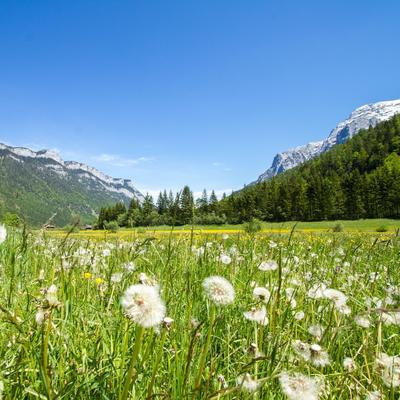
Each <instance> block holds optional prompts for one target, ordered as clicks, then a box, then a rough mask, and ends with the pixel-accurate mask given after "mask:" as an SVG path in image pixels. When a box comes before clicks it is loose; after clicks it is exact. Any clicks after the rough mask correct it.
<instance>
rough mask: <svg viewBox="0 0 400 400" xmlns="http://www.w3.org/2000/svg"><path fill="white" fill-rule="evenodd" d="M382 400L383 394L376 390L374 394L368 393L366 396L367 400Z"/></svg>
mask: <svg viewBox="0 0 400 400" xmlns="http://www.w3.org/2000/svg"><path fill="white" fill-rule="evenodd" d="M381 399H382V393H381V392H379V391H377V390H375V391H374V392H368V393H367V395H366V396H365V400H381Z"/></svg>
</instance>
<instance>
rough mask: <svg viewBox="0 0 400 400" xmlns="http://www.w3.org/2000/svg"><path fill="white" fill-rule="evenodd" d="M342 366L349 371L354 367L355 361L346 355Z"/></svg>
mask: <svg viewBox="0 0 400 400" xmlns="http://www.w3.org/2000/svg"><path fill="white" fill-rule="evenodd" d="M343 368H344V369H345V370H347V371H349V372H352V371H354V370H355V369H356V363H355V361H354V360H353V359H352V358H351V357H346V358H345V359H344V360H343Z"/></svg>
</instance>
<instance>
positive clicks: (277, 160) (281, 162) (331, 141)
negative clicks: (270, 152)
mask: <svg viewBox="0 0 400 400" xmlns="http://www.w3.org/2000/svg"><path fill="white" fill-rule="evenodd" d="M399 113H400V99H399V100H390V101H381V102H378V103H372V104H367V105H364V106H362V107H359V108H357V109H356V110H354V111H353V112H352V113H351V114H350V116H349V117H348V118H347V119H346V120H344V121H342V122H340V123H339V124H338V125H337V126H336V127H335V128H334V129H333V130H332V131H331V132H330V134H329V136H328V137H327V138H326V139H325V140H322V141H318V142H312V143H308V144H306V145H304V146H299V147H295V148H294V149H290V150H287V151H284V152H282V153H278V154H277V155H276V156H275V157H274V160H273V162H272V165H271V167H270V168H268V169H267V170H266V171H265V172H263V173H262V174H261V175H260V176H259V178H258V179H257V181H256V182H255V183H259V182H263V181H265V180H267V179H271V178H272V177H274V176H276V175H278V174H280V173H282V172H285V171H287V170H289V169H291V168H294V167H297V166H298V165H300V164H302V163H304V162H306V161H308V160H310V159H312V158H314V157H316V156H318V155H319V154H321V153H324V152H325V151H328V150H329V149H330V148H331V147H333V146H335V145H336V144H341V143H344V142H346V141H347V140H349V139H350V138H352V137H353V136H354V135H355V134H357V133H358V132H359V131H360V130H361V129H368V128H369V127H374V126H375V125H376V124H378V123H380V122H383V121H387V120H389V119H390V118H392V117H393V116H394V115H396V114H399Z"/></svg>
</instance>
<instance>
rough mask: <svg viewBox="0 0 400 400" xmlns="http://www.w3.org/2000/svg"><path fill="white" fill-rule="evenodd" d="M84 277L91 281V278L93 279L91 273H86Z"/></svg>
mask: <svg viewBox="0 0 400 400" xmlns="http://www.w3.org/2000/svg"><path fill="white" fill-rule="evenodd" d="M83 277H84V278H85V279H90V278H91V277H92V274H91V273H90V272H85V273H84V274H83Z"/></svg>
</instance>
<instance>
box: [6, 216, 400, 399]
mask: <svg viewBox="0 0 400 400" xmlns="http://www.w3.org/2000/svg"><path fill="white" fill-rule="evenodd" d="M375 223H376V224H377V225H374V224H375ZM382 223H384V224H385V225H387V226H389V225H390V222H389V221H384V222H382V221H379V222H378V221H375V222H374V223H371V221H369V222H366V223H365V225H363V223H360V222H358V224H357V225H352V224H353V223H350V222H349V223H348V225H347V223H346V226H345V229H346V230H347V229H348V230H350V228H351V227H354V228H355V230H354V231H353V232H349V231H347V232H346V231H345V232H343V233H329V232H327V233H326V234H324V235H319V234H317V235H315V234H313V232H299V233H298V234H296V235H293V236H291V235H289V234H285V235H280V234H277V233H274V231H272V232H271V231H269V232H268V233H265V232H263V233H261V234H258V235H255V236H248V235H245V234H244V233H242V234H240V235H236V234H232V235H229V236H228V237H226V236H223V235H213V236H210V235H207V234H205V233H201V232H197V233H196V234H195V235H190V234H182V235H167V234H164V235H160V236H147V235H142V236H140V235H136V236H135V237H132V234H131V236H130V239H131V240H124V237H123V236H121V235H120V234H121V232H120V233H119V234H117V236H112V235H111V234H109V236H108V237H107V240H102V238H100V237H99V238H97V239H98V240H95V241H91V240H86V238H87V237H88V236H87V235H86V236H84V237H82V238H81V239H79V238H78V239H77V238H72V237H68V238H65V234H64V237H56V236H57V234H55V233H51V234H48V233H44V232H33V233H29V234H27V235H26V236H24V235H22V234H21V233H18V232H14V233H13V232H9V233H8V237H7V240H6V241H4V242H3V243H1V244H0V279H1V285H0V365H1V368H0V397H1V393H2V396H3V399H15V400H17V399H18V400H20V399H51V400H55V399H60V400H61V399H65V400H66V399H68V400H70V399H82V400H83V399H118V400H125V399H173V400H175V399H215V400H217V399H250V398H252V399H285V398H286V399H289V400H291V399H299V400H305V399H307V400H313V399H318V398H320V399H389V400H395V399H398V396H399V392H398V390H399V385H400V358H399V357H397V358H396V357H395V356H398V355H399V354H400V327H399V325H400V286H399V283H400V268H399V265H400V259H399V258H400V257H399V254H400V238H399V237H398V236H397V235H393V234H385V235H379V234H372V233H368V234H366V233H360V232H357V231H358V230H363V229H365V230H366V231H368V230H371V231H372V230H373V227H374V226H378V225H379V224H382ZM343 224H344V225H345V223H343ZM274 226H277V225H274ZM290 226H291V224H288V225H285V229H289V228H290ZM318 226H324V228H321V229H328V228H329V227H328V225H322V224H321V225H318V224H315V225H314V224H307V225H304V229H312V228H314V227H318ZM393 226H394V225H393ZM299 227H300V225H299ZM367 227H368V229H367ZM279 229H283V227H282V226H281V225H280V226H279ZM223 231H224V229H223ZM85 234H86V233H85ZM90 234H91V233H90ZM102 235H104V233H102ZM110 237H111V238H112V239H115V238H117V239H118V240H109V238H110ZM213 276H218V277H223V278H224V279H226V281H225V280H222V279H220V278H217V279H215V278H211V279H210V277H213ZM128 288H129V290H127V289H128ZM121 299H123V300H122V301H121Z"/></svg>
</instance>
